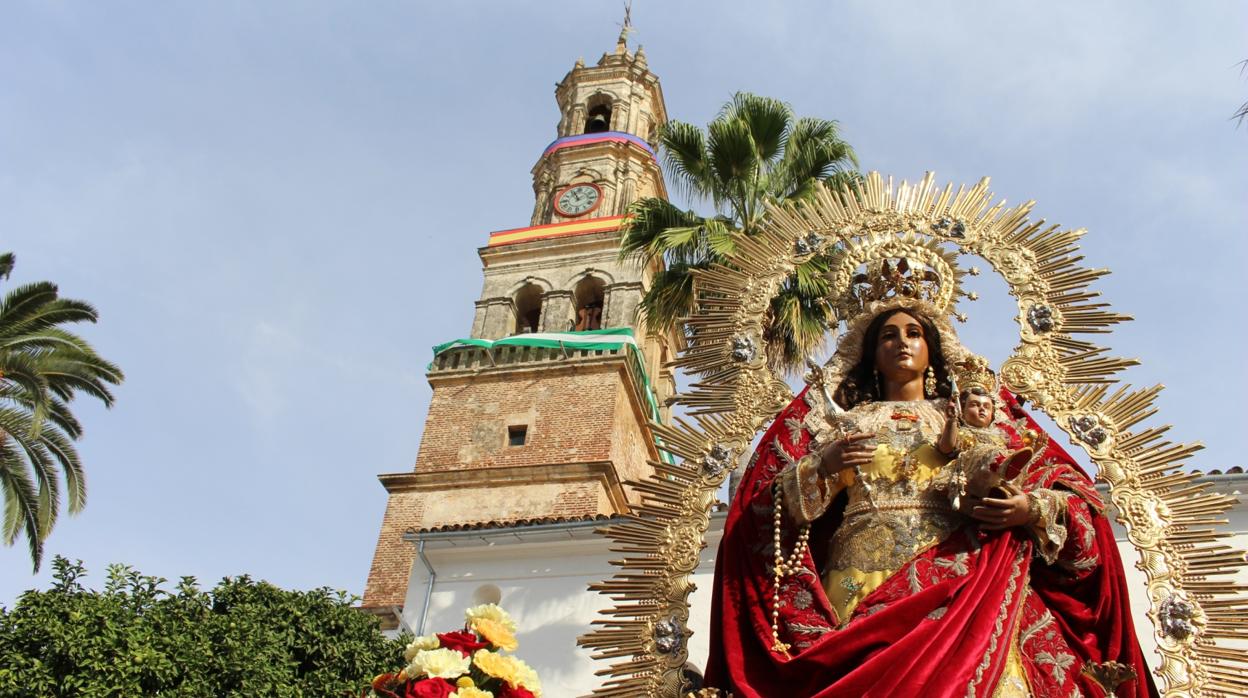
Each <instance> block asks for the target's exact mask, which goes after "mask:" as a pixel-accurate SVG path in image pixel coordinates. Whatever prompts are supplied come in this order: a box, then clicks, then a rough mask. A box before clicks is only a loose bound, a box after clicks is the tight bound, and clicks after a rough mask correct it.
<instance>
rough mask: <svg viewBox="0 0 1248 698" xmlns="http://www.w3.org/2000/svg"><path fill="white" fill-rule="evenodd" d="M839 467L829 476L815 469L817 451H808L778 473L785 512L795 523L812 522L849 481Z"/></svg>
mask: <svg viewBox="0 0 1248 698" xmlns="http://www.w3.org/2000/svg"><path fill="white" fill-rule="evenodd" d="M846 472H848V471H845V470H842V471H841V472H839V473H837V474H836V475H835V476H833V477H827V476H825V475H824V474H823V473H822V472H820V471H819V454H817V453H808V454H806V455H805V456H802V457H801V458H799V459H798V461H797V462H796V463H794V464H793V465H790V466H789V467H787V468H785V469H784V470H783V471H781V472H780V490H781V492H782V493H783V495H784V503H785V505H786V506H785V507H784V509H785V513H787V514H788V516H789V519H790V520H791V521H792V522H793V523H795V524H797V525H798V526H805V525H807V524H810V523H813V522H814V521H815V520H816V519H818V518H819V517H820V516H823V513H824V512H825V511H827V510H828V507H829V506H830V505H831V504H832V500H833V499H835V498H836V495H837V494H839V493H840V491H841V490H843V489H845V487H846V486H847V485H848V484H849V483H847V482H846V481H845V473H846Z"/></svg>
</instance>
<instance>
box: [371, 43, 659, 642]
mask: <svg viewBox="0 0 1248 698" xmlns="http://www.w3.org/2000/svg"><path fill="white" fill-rule="evenodd" d="M627 31H628V29H627V26H626V28H625V32H624V33H622V34H621V35H620V39H619V41H618V42H617V44H616V46H615V50H614V51H613V52H610V53H606V54H603V56H602V58H601V59H600V60H599V61H598V64H597V65H595V66H593V67H586V66H585V64H584V62H583V61H577V63H576V65H575V67H573V69H572V70H571V71H570V72H569V73H567V75H565V76H564V78H563V80H562V81H561V82H560V83H559V84H558V86H557V87H556V89H555V100H556V102H557V104H558V107H559V121H558V126H557V131H556V133H557V138H556V139H555V140H554V142H552V143H550V144H549V145H548V146H546V148H545V149H544V150H542V151H541V152H540V155H539V156H538V159H537V164H536V165H535V166H534V167H533V170H532V175H533V190H534V195H535V202H534V208H533V214H532V216H531V219H530V221H529V225H528V226H525V227H522V228H510V229H506V230H500V231H496V232H493V233H490V235H489V238H488V241H487V242H486V244H485V245H484V246H483V247H480V248H479V249H478V255H479V256H480V258H481V268H482V277H483V283H482V290H481V294H480V296H479V297H478V298H477V300H476V303H475V309H474V312H473V316H472V325H471V329H470V330H469V332H468V334H467V336H466V337H463V338H461V339H453V338H447V339H448V341H446V342H444V343H442V344H439V345H438V346H437V347H434V351H433V358H432V362H431V363H430V364H429V368H428V373H427V374H426V377H427V379H428V381H429V385H430V387H431V388H432V389H433V395H432V398H431V401H430V405H429V412H428V414H427V416H426V418H425V424H424V433H423V435H422V437H421V443H420V449H419V452H418V453H417V455H416V462H415V464H414V466H413V467H412V468H410V469H408V470H405V471H403V472H397V473H387V474H383V475H380V476H379V479H380V480H381V483H382V485H383V486H384V487H385V488H386V491H387V493H388V495H389V499H388V502H387V505H386V511H385V515H384V517H383V519H382V525H381V532H380V535H379V537H378V540H377V547H376V551H375V553H374V557H373V563H372V567H371V569H370V571H369V576H368V583H367V587H366V589H365V592H364V603H363V606H364V608H365V609H367V610H370V611H372V612H374V613H376V614H378V615H379V616H381V617H382V619H383V622H385V623H388V625H389V627H394V625H395V624H397V623H398V621H399V619H400V618H403V617H407V615H410V614H406V615H405V612H404V610H403V609H404V606H405V604H406V603H407V601H408V599H409V598H410V599H417V598H419V593H420V592H418V591H413V590H411V589H409V586H412V585H415V582H413V581H412V580H413V579H419V578H420V575H421V574H423V571H422V570H423V568H415V571H414V567H413V566H414V565H417V564H419V562H418V555H417V551H418V550H422V551H423V550H424V542H423V541H424V539H423V538H422V536H429V535H431V534H441V535H445V534H446V532H448V531H465V530H468V531H471V530H475V529H489V530H492V531H494V532H498V531H499V530H500V529H501V530H506V531H513V530H514V531H515V532H516V533H517V538H520V537H523V536H524V535H526V531H532V530H533V529H534V527H549V526H550V525H564V524H575V522H593V521H594V520H597V519H606V518H610V517H613V516H618V515H621V514H625V513H627V512H628V511H629V506H630V502H633V501H635V500H636V494H635V493H634V492H633V491H632V490H631V488H630V487H629V486H628V485H626V484H624V483H626V482H627V481H630V480H639V479H642V478H643V477H644V476H645V475H647V474H649V472H651V471H652V469H653V468H652V466H651V465H650V463H652V462H654V461H659V460H662V459H665V458H667V455H666V454H665V453H663V452H661V451H660V450H659V449H658V447H657V445H656V443H655V439H654V435H653V434H652V432H651V431H650V428H649V426H648V425H649V422H650V421H652V420H658V421H667V419H668V416H669V415H668V409H667V407H666V406H665V405H666V403H665V400H666V399H667V398H668V397H669V396H671V395H673V394H674V393H675V385H674V381H673V377H672V374H671V371H670V369H668V368H666V367H665V364H666V363H667V361H668V360H669V358H670V357H671V355H672V353H673V351H674V350H675V349H676V348H677V347H676V342H678V341H679V338H678V337H677V336H675V335H672V336H664V337H657V336H654V335H652V334H651V333H649V332H647V330H646V328H645V327H644V325H643V324H642V320H641V319H640V316H639V314H638V306H639V304H640V301H641V298H642V296H643V294H644V293H645V291H646V289H647V288H648V287H649V284H650V280H651V279H652V278H653V275H654V274H655V273H656V272H658V271H659V269H660V267H659V266H657V265H650V266H646V267H639V266H638V265H636V264H635V263H633V262H631V261H622V260H620V258H619V244H620V226H621V225H622V224H623V223H624V221H625V220H626V211H627V209H628V206H629V204H631V203H632V202H634V201H636V200H637V199H638V198H640V197H647V196H658V197H666V189H665V187H664V184H663V178H662V174H661V172H660V170H659V166H658V163H657V161H656V158H655V141H654V139H655V133H656V131H657V129H658V127H659V126H660V125H662V124H663V123H664V121H665V120H666V118H667V113H666V110H665V107H664V104H663V93H662V90H661V89H660V87H659V80H658V77H657V76H655V75H654V74H653V73H651V72H650V71H649V69H648V68H647V65H646V58H645V54H644V52H643V51H642V50H641V49H640V48H639V49H638V50H637V51H636V52H635V53H634V52H632V51H630V50H629V48H628V45H627V41H626V36H627ZM448 300H453V299H448ZM465 300H466V299H465ZM465 305H466V304H465ZM465 310H467V308H465ZM465 324H467V323H465ZM414 574H415V576H413V575H414ZM430 583H431V582H430ZM412 603H417V604H418V603H419V602H418V601H412ZM421 617H422V618H423V616H421Z"/></svg>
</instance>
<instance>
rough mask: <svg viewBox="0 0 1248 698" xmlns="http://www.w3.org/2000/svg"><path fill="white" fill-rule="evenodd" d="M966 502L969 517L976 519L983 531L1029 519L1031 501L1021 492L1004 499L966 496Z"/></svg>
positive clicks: (1004, 527)
mask: <svg viewBox="0 0 1248 698" xmlns="http://www.w3.org/2000/svg"><path fill="white" fill-rule="evenodd" d="M967 504H968V505H969V507H970V517H971V518H972V519H975V520H976V521H978V522H979V527H980V528H982V529H984V530H985V531H1000V530H1004V529H1007V528H1013V527H1015V526H1022V525H1024V524H1026V523H1028V522H1029V521H1031V501H1030V500H1029V499H1028V498H1027V495H1026V494H1024V493H1022V492H1019V493H1018V494H1013V495H1010V496H1009V497H1007V498H1005V499H998V498H995V497H984V498H983V499H978V498H968V502H967Z"/></svg>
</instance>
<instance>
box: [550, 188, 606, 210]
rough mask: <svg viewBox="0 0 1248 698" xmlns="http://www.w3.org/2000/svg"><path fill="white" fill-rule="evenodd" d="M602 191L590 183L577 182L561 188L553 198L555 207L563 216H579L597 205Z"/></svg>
mask: <svg viewBox="0 0 1248 698" xmlns="http://www.w3.org/2000/svg"><path fill="white" fill-rule="evenodd" d="M601 196H602V192H600V191H599V190H598V187H596V186H594V185H592V184H577V185H575V186H571V187H568V188H567V189H564V190H563V193H561V194H560V195H559V198H557V199H555V208H556V209H558V211H559V213H560V214H561V215H564V216H580V215H583V214H586V213H589V212H590V211H592V210H593V209H594V207H595V206H597V205H598V199H599V198H600V197H601Z"/></svg>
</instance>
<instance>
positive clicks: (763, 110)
mask: <svg viewBox="0 0 1248 698" xmlns="http://www.w3.org/2000/svg"><path fill="white" fill-rule="evenodd" d="M659 144H660V147H661V149H662V151H663V156H664V163H665V165H666V169H667V172H668V175H669V176H670V177H671V178H672V179H673V180H674V184H675V186H676V188H677V189H678V191H681V192H682V193H684V194H686V195H688V196H690V197H691V198H697V199H702V200H709V201H710V203H711V204H712V206H713V207H714V211H715V212H714V213H713V214H712V215H710V216H703V215H701V214H698V213H695V212H694V211H682V210H680V209H679V208H677V207H676V206H674V205H673V204H671V203H670V202H668V201H666V200H664V199H659V198H647V199H641V200H639V201H637V202H636V203H634V204H633V205H632V206H631V207H630V209H629V213H630V214H631V216H632V217H631V218H630V219H629V222H628V223H627V224H626V225H625V228H624V237H623V241H622V244H621V250H620V254H621V256H622V257H625V258H627V257H631V258H634V259H636V260H637V261H638V262H640V263H643V264H648V263H650V262H653V261H654V260H655V259H662V261H663V263H664V265H663V266H664V268H663V270H662V271H661V272H659V273H658V274H657V275H656V276H655V278H654V280H653V281H652V282H651V286H650V289H649V290H648V291H647V292H646V295H645V297H644V298H643V299H642V302H641V311H642V314H643V316H644V318H645V320H646V324H647V326H648V327H650V328H651V330H652V331H655V332H659V333H666V332H669V331H671V330H673V329H678V328H680V327H681V325H682V322H683V320H684V318H686V317H687V316H688V314H689V312H690V311H691V310H692V309H693V304H694V289H693V277H692V274H691V270H693V269H703V268H706V267H709V266H710V265H712V264H715V263H722V262H723V261H724V259H725V258H726V257H727V256H728V255H729V254H730V253H731V252H732V251H733V249H734V247H735V246H736V241H737V240H738V239H740V236H742V235H754V234H756V233H757V232H758V231H759V226H760V225H761V224H762V220H763V216H764V214H765V213H766V204H768V203H779V202H785V201H802V200H804V199H807V198H808V197H811V196H812V195H814V193H815V191H816V183H817V182H820V181H824V182H829V183H831V184H834V185H837V186H839V185H841V184H843V183H851V184H852V183H854V182H856V181H857V177H858V175H857V172H856V170H855V169H853V168H855V167H857V165H858V160H857V158H856V157H855V155H854V151H853V149H852V148H851V147H850V146H849V144H848V143H846V142H845V141H843V140H841V137H840V134H839V133H838V130H837V124H836V122H835V121H828V120H825V119H814V118H807V117H803V118H797V117H795V116H794V114H793V109H792V108H791V107H790V106H789V105H788V104H785V103H784V102H781V101H779V100H775V99H771V98H768V97H760V96H757V95H753V94H749V93H738V94H736V95H734V96H733V98H732V100H731V101H730V102H728V104H726V105H725V106H724V108H723V109H722V110H721V111H720V113H719V115H718V116H717V117H716V118H715V120H714V121H712V122H711V123H710V124H708V125H707V127H706V131H705V132H704V131H703V130H702V129H700V128H698V127H697V126H693V125H691V124H687V123H683V122H679V121H672V122H669V123H668V124H666V125H665V126H664V127H663V129H662V131H661V134H660V137H659ZM827 266H828V261H827V259H826V258H820V257H815V258H812V259H811V260H809V261H807V262H806V263H804V264H802V265H801V266H799V267H798V269H797V271H796V273H794V274H793V275H792V277H790V278H789V280H788V281H787V283H785V284H784V285H783V287H782V288H781V289H780V292H779V294H778V295H777V296H776V297H775V298H774V299H773V300H772V303H771V311H770V313H769V315H768V317H767V319H766V323H765V336H764V341H765V343H766V345H767V355H768V360H769V362H770V364H771V365H772V367H773V368H776V369H778V370H794V369H796V368H798V367H800V366H802V365H803V361H804V360H805V357H806V356H807V355H809V354H810V353H811V352H812V351H813V350H814V349H816V348H818V347H819V346H821V345H822V343H823V338H824V336H825V333H826V332H827V330H828V327H829V325H830V324H831V323H832V321H833V318H832V315H831V310H830V309H829V308H828V306H827V305H826V304H824V303H823V302H822V300H821V298H822V297H823V296H824V295H825V294H826V293H827V290H828V289H827V280H826V277H825V276H824V273H825V272H826V271H827Z"/></svg>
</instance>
